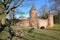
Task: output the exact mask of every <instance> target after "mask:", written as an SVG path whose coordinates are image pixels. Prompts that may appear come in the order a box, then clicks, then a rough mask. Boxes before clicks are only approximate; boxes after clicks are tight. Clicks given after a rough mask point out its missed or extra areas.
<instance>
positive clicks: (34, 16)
mask: <svg viewBox="0 0 60 40" xmlns="http://www.w3.org/2000/svg"><path fill="white" fill-rule="evenodd" d="M29 24H30V26H31V27H34V28H37V27H38V21H37V10H36V8H35V6H32V8H31V10H30V21H29Z"/></svg>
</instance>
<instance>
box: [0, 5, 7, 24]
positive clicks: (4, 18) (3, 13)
mask: <svg viewBox="0 0 60 40" xmlns="http://www.w3.org/2000/svg"><path fill="white" fill-rule="evenodd" d="M1 7H2V11H3V12H2V14H1V23H2V25H4V24H5V22H6V12H5V7H4V5H3V4H1Z"/></svg>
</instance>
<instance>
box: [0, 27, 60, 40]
mask: <svg viewBox="0 0 60 40" xmlns="http://www.w3.org/2000/svg"><path fill="white" fill-rule="evenodd" d="M12 28H13V30H19V31H22V32H24V36H23V38H18V37H13V39H12V40H16V39H17V38H18V39H19V40H60V31H59V30H57V31H56V30H47V29H36V28H35V29H34V30H33V31H32V33H28V31H29V30H30V29H31V28H30V27H27V28H26V27H19V26H12ZM7 36H10V35H9V33H8V32H7V29H6V30H4V31H3V32H1V33H0V39H3V38H7Z"/></svg>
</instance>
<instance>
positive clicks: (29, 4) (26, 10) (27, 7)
mask: <svg viewBox="0 0 60 40" xmlns="http://www.w3.org/2000/svg"><path fill="white" fill-rule="evenodd" d="M12 4H14V3H12ZM22 4H23V6H21V5H20V6H19V7H17V8H16V9H15V10H17V11H20V10H21V11H22V12H24V13H26V14H24V15H23V16H24V17H26V18H27V17H29V11H30V9H31V7H32V4H34V5H35V7H36V9H37V10H39V9H40V8H41V6H42V5H44V4H45V5H47V6H48V7H49V5H50V4H49V2H48V0H36V1H34V2H31V1H29V2H27V1H26V2H23V3H22ZM11 6H13V5H11ZM19 16H20V15H19V14H18V15H16V17H17V18H19Z"/></svg>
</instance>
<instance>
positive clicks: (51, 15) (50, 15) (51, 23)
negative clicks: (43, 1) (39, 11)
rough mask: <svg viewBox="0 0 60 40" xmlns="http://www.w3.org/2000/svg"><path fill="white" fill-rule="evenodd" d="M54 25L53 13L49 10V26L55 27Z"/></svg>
mask: <svg viewBox="0 0 60 40" xmlns="http://www.w3.org/2000/svg"><path fill="white" fill-rule="evenodd" d="M53 25H54V23H53V14H51V13H50V12H49V14H48V27H50V28H51V27H53Z"/></svg>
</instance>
